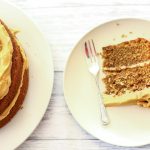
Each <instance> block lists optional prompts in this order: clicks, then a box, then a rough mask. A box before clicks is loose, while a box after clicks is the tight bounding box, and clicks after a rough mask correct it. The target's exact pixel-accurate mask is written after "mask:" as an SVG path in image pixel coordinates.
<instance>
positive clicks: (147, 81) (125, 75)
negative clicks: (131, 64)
mask: <svg viewBox="0 0 150 150" xmlns="http://www.w3.org/2000/svg"><path fill="white" fill-rule="evenodd" d="M105 73H106V77H105V78H104V79H103V81H104V83H105V86H106V94H109V95H110V94H113V95H122V94H124V93H125V92H126V91H127V90H128V91H140V90H142V89H144V88H146V87H150V65H145V66H143V67H141V66H140V67H135V68H128V69H123V70H120V71H105Z"/></svg>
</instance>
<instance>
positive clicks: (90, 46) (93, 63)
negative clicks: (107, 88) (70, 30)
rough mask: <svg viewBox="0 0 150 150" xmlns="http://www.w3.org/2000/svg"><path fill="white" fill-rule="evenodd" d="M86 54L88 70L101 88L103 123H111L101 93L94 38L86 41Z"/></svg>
mask: <svg viewBox="0 0 150 150" xmlns="http://www.w3.org/2000/svg"><path fill="white" fill-rule="evenodd" d="M85 55H86V60H87V64H88V71H89V72H90V73H91V74H92V75H93V77H94V79H95V82H96V85H97V88H98V90H99V99H100V100H99V102H100V112H101V121H102V123H103V125H108V124H109V123H110V120H109V117H108V114H107V111H106V108H105V106H104V103H103V97H102V95H101V90H100V86H99V70H100V67H99V61H98V58H97V54H96V49H95V45H94V42H93V40H91V41H87V42H85Z"/></svg>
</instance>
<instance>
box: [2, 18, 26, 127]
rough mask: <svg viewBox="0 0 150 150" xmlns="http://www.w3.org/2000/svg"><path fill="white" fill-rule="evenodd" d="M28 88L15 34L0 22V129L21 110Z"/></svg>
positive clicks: (24, 67)
mask: <svg viewBox="0 0 150 150" xmlns="http://www.w3.org/2000/svg"><path fill="white" fill-rule="evenodd" d="M27 88H28V62H27V58H26V55H25V53H24V50H23V48H22V46H21V45H20V43H19V41H18V39H17V38H16V36H15V32H14V31H13V30H11V29H10V28H8V27H7V26H6V24H4V22H2V21H1V20H0V127H3V126H4V125H5V124H7V123H8V122H9V121H10V120H11V119H12V118H13V116H14V115H15V114H16V113H17V112H18V110H19V109H20V108H21V106H22V103H23V101H24V98H25V95H26V93H27Z"/></svg>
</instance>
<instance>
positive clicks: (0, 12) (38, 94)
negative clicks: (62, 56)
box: [0, 0, 53, 150]
mask: <svg viewBox="0 0 150 150" xmlns="http://www.w3.org/2000/svg"><path fill="white" fill-rule="evenodd" d="M0 18H1V19H2V20H3V21H4V22H5V23H6V24H7V25H8V26H9V27H12V28H15V29H19V30H20V31H21V32H20V33H19V34H18V38H19V39H20V41H21V43H22V45H23V47H24V49H25V51H26V54H27V57H28V59H29V73H30V74H29V89H28V93H27V96H26V98H25V101H24V104H23V109H22V110H20V111H19V112H18V113H17V115H16V116H15V117H14V118H13V120H12V121H11V122H10V123H9V124H8V125H6V126H5V127H4V128H2V129H0V149H2V150H10V149H15V148H16V147H17V146H19V145H20V144H21V143H22V142H23V141H24V140H25V139H26V138H27V137H28V136H29V135H30V134H31V133H32V131H33V130H34V129H35V128H36V126H37V125H38V123H39V122H40V120H41V119H42V117H43V115H44V113H45V111H46V108H47V106H48V103H49V101H50V96H51V92H52V86H53V65H52V57H51V52H50V48H49V45H48V43H47V42H46V40H45V39H44V37H43V35H42V34H41V32H40V31H39V30H38V29H37V27H36V26H35V25H34V24H33V23H32V21H30V19H29V18H28V17H27V16H25V15H24V14H23V12H22V11H20V10H19V9H18V8H16V7H14V6H13V5H11V4H9V3H6V2H4V1H2V0H0Z"/></svg>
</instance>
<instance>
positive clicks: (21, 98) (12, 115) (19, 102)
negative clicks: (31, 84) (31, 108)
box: [0, 69, 29, 128]
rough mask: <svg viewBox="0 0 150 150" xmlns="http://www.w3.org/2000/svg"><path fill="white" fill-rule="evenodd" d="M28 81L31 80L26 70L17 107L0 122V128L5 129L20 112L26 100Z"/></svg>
mask: <svg viewBox="0 0 150 150" xmlns="http://www.w3.org/2000/svg"><path fill="white" fill-rule="evenodd" d="M28 80H29V79H28V69H26V70H25V72H24V76H23V82H22V87H21V89H20V94H19V96H18V98H17V100H16V103H15V105H14V106H13V107H12V109H11V110H10V112H9V114H8V115H7V116H6V117H5V118H4V119H3V120H1V121H0V128H1V127H3V126H4V125H6V124H7V123H8V122H9V121H10V120H11V119H12V118H13V117H14V116H15V114H16V113H17V112H18V110H19V109H20V108H21V106H22V103H23V101H24V98H25V96H26V93H27V88H28Z"/></svg>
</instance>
